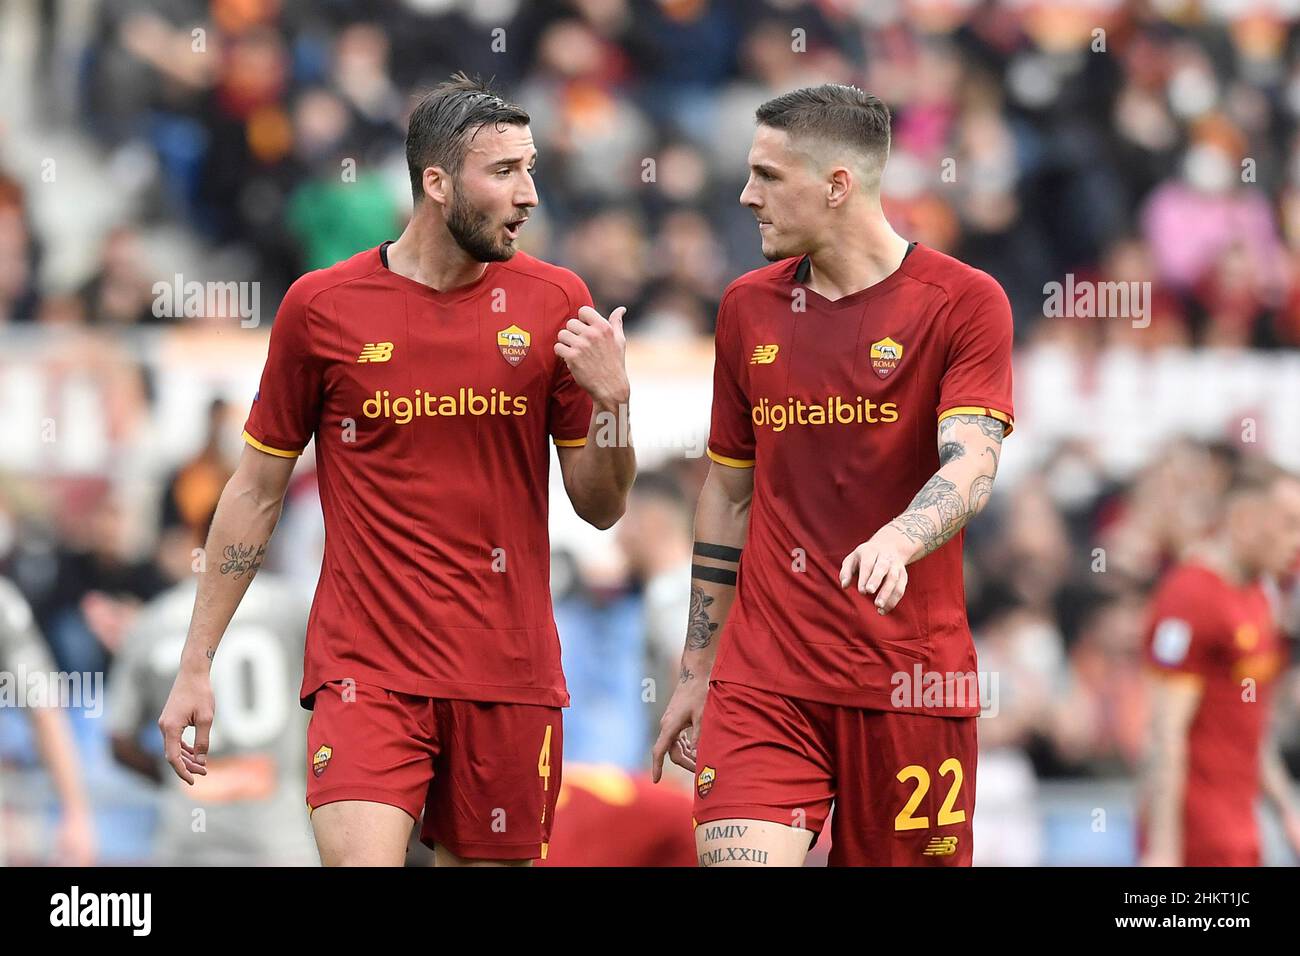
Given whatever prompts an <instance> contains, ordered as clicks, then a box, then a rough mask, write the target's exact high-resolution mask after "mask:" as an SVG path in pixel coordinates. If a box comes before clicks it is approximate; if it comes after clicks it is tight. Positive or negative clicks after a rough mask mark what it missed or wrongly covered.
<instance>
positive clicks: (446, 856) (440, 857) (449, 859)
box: [433, 843, 533, 866]
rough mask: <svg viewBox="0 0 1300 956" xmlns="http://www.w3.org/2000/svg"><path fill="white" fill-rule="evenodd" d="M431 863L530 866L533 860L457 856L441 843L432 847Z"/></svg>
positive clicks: (438, 864)
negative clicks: (477, 858)
mask: <svg viewBox="0 0 1300 956" xmlns="http://www.w3.org/2000/svg"><path fill="white" fill-rule="evenodd" d="M433 865H434V866H532V865H533V861H532V860H531V859H528V860H475V859H465V858H464V857H459V856H457V855H456V854H455V853H452V852H451V850H449V849H447V848H446V847H445V846H443V845H442V844H441V843H439V844H437V845H436V846H434V848H433Z"/></svg>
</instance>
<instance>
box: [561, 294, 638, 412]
mask: <svg viewBox="0 0 1300 956" xmlns="http://www.w3.org/2000/svg"><path fill="white" fill-rule="evenodd" d="M626 311H627V309H625V308H624V307H623V306H621V305H620V306H619V307H618V308H617V309H615V310H614V311H613V312H611V313H610V314H609V318H608V319H606V318H605V317H604V316H603V315H601V314H600V313H599V312H597V311H596V310H595V309H593V308H592V307H591V306H589V305H584V306H583V307H582V308H581V309H579V310H578V317H577V318H576V319H569V321H568V322H566V323H565V324H564V328H562V329H560V334H559V336H558V337H557V338H556V342H555V354H556V355H558V356H559V357H560V358H562V359H564V361H565V364H567V365H568V366H569V371H570V372H571V373H572V374H573V380H574V381H575V382H577V383H578V384H579V385H580V386H582V388H583V389H584V390H585V391H586V392H587V394H588V395H590V396H591V398H592V401H594V402H597V403H602V404H608V405H618V404H621V403H623V402H626V401H627V400H628V396H629V393H630V391H631V389H630V387H629V385H628V381H627V369H626V367H625V365H624V361H623V353H624V351H625V349H626V348H627V339H626V337H625V336H624V335H623V313H624V312H626Z"/></svg>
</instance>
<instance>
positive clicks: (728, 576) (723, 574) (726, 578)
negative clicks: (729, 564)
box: [691, 564, 736, 588]
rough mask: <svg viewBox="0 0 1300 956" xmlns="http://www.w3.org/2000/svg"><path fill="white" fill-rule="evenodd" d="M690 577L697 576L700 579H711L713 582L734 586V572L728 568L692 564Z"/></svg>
mask: <svg viewBox="0 0 1300 956" xmlns="http://www.w3.org/2000/svg"><path fill="white" fill-rule="evenodd" d="M691 577H693V578H698V579H699V580H701V581H711V582H713V583H714V584H726V585H730V586H731V587H733V588H734V587H735V586H736V572H735V571H732V570H731V569H730V568H712V567H709V566H708V565H707V564H692V565H691Z"/></svg>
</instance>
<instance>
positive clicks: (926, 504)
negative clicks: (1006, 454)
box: [890, 415, 1004, 557]
mask: <svg viewBox="0 0 1300 956" xmlns="http://www.w3.org/2000/svg"><path fill="white" fill-rule="evenodd" d="M958 424H963V425H976V426H978V428H979V429H980V431H981V432H982V433H983V434H984V436H985V437H986V438H990V439H992V444H989V445H985V446H984V449H983V451H984V452H985V453H986V454H988V456H989V457H990V458H992V459H993V465H992V468H991V469H990V473H989V474H984V473H983V472H980V473H978V474H976V475H975V476H974V477H973V478H971V481H970V486H969V487H968V488H967V490H966V494H965V495H964V496H963V495H962V493H961V492H960V491H959V490H958V488H957V485H956V483H954V482H953V481H952V480H950V479H949V478H946V477H944V476H943V475H939V474H935V475H933V476H931V478H930V480H929V481H927V482H926V483H925V485H924V487H922V488H921V490H920V491H918V492H917V493H916V497H915V498H913V499H912V503H911V504H909V505H908V506H907V510H906V511H904V512H903V513H902V514H901V515H899V516H898V517H897V518H895V519H894V520H893V521H891V522H890V525H891V526H892V527H894V528H896V529H897V530H899V531H901V532H902V533H903V534H904V535H906V536H907V537H908V538H910V539H911V540H912V541H915V542H917V543H918V544H920V545H921V554H920V555H919V556H920V557H924V556H925V555H927V554H930V553H931V552H933V551H935V550H936V549H938V548H940V547H942V546H943V545H945V544H947V543H948V542H949V541H950V540H952V538H953V536H954V535H956V534H957V532H958V531H960V530H961V529H962V528H964V527H965V526H966V522H968V521H969V520H970V519H971V517H972V516H973V515H974V514H975V513H976V512H978V511H979V510H980V509H981V508H983V507H984V503H985V502H986V501H987V500H988V498H989V495H990V494H991V493H992V491H993V478H994V477H995V476H996V475H997V473H998V448H999V447H1001V444H1002V435H1003V429H1004V425H1003V423H1002V422H1001V421H999V420H998V419H996V418H991V417H989V416H988V415H950V416H949V417H948V418H945V419H944V420H943V421H942V422H940V423H939V467H940V469H942V468H943V467H944V466H945V465H948V464H950V463H951V462H954V461H957V460H958V459H961V458H965V457H966V452H967V451H968V450H969V448H968V446H967V444H966V442H965V441H963V440H962V439H961V438H959V437H958V436H957V435H956V434H955V432H956V426H957V425H958ZM981 457H982V456H981ZM931 510H933V511H935V512H937V513H938V515H939V519H938V521H936V520H935V519H934V517H933V516H932V515H930V514H928V513H927V512H930V511H931Z"/></svg>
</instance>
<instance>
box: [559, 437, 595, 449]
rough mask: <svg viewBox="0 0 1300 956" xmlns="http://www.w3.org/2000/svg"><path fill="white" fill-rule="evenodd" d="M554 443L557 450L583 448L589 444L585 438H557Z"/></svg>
mask: <svg viewBox="0 0 1300 956" xmlns="http://www.w3.org/2000/svg"><path fill="white" fill-rule="evenodd" d="M554 441H555V447H556V448H581V447H582V446H583V445H585V444H587V439H585V438H556V439H554Z"/></svg>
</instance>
